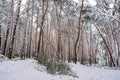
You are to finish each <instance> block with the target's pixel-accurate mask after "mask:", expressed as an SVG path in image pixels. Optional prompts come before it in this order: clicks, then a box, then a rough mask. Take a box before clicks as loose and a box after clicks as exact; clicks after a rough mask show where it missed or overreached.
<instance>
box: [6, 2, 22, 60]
mask: <svg viewBox="0 0 120 80" xmlns="http://www.w3.org/2000/svg"><path fill="white" fill-rule="evenodd" d="M20 7H21V0H19V2H18V6H17V10H16V11H17V12H16V18H15V24H14V28H13V35H12V41H11V44H10V45H9V50H8V52H9V53H8V58H10V59H11V56H12V52H13V45H14V41H15V35H16V29H17V24H18V19H19V13H20Z"/></svg>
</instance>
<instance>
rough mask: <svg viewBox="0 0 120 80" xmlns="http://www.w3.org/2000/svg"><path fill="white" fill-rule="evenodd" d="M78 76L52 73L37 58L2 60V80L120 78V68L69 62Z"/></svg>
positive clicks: (99, 79) (117, 79) (111, 79)
mask: <svg viewBox="0 0 120 80" xmlns="http://www.w3.org/2000/svg"><path fill="white" fill-rule="evenodd" d="M69 65H70V67H71V69H72V71H73V72H74V73H75V74H76V75H77V76H78V77H73V76H68V75H51V74H48V73H47V72H46V71H45V66H42V65H39V64H38V63H37V61H36V60H32V59H26V60H17V59H16V60H15V59H14V60H3V61H0V80H120V70H119V69H118V70H115V69H111V68H103V67H95V66H84V65H81V64H79V63H78V64H73V63H69Z"/></svg>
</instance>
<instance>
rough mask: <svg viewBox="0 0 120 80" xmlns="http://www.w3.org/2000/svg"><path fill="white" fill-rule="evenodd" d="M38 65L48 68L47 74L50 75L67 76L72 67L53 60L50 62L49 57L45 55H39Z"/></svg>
mask: <svg viewBox="0 0 120 80" xmlns="http://www.w3.org/2000/svg"><path fill="white" fill-rule="evenodd" d="M36 60H37V61H38V63H40V64H42V65H44V66H46V69H47V72H48V73H50V74H65V75H67V74H68V73H69V72H70V71H71V69H70V67H69V66H68V65H67V64H65V63H61V62H58V61H55V60H53V59H50V60H48V59H47V57H46V56H45V55H43V54H39V55H38V56H37V58H36Z"/></svg>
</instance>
